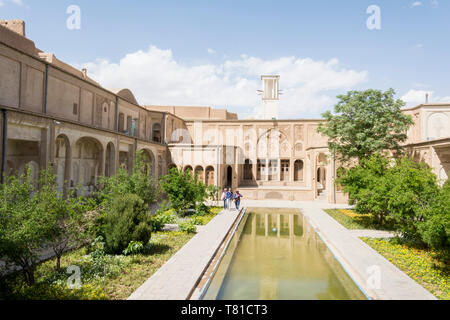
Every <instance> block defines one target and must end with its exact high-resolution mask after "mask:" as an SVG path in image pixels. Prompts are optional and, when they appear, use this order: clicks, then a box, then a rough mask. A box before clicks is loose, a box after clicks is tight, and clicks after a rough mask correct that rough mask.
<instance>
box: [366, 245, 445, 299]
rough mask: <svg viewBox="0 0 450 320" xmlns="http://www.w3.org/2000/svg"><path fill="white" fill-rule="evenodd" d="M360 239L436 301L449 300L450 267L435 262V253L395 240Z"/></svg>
mask: <svg viewBox="0 0 450 320" xmlns="http://www.w3.org/2000/svg"><path fill="white" fill-rule="evenodd" d="M361 239H362V240H363V241H364V242H365V243H367V244H368V245H369V246H371V247H372V248H373V249H375V250H376V251H378V252H379V253H380V254H381V255H383V256H384V257H385V258H386V259H387V260H389V261H390V262H391V263H393V264H394V265H395V266H397V267H398V268H399V269H400V270H402V271H404V272H405V273H406V274H407V275H408V276H409V277H411V278H412V279H414V280H415V281H416V282H417V283H419V284H420V285H421V286H423V287H424V288H426V289H427V290H428V291H430V292H431V293H432V294H433V295H434V296H436V297H437V298H438V299H441V300H450V266H449V265H447V264H445V263H443V262H441V261H439V260H437V259H436V258H435V255H436V252H434V251H433V250H428V249H423V248H418V247H414V246H412V245H407V244H402V243H400V242H399V241H398V240H397V239H393V240H387V239H369V238H361Z"/></svg>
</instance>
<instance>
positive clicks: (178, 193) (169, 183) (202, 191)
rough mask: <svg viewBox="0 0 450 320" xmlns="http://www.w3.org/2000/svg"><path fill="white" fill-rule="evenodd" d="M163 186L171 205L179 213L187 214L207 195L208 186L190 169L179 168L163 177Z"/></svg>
mask: <svg viewBox="0 0 450 320" xmlns="http://www.w3.org/2000/svg"><path fill="white" fill-rule="evenodd" d="M161 188H162V190H163V191H164V192H165V193H166V194H167V196H168V198H169V201H170V205H171V206H172V208H174V209H175V210H176V212H177V214H179V215H182V216H183V215H185V212H186V211H187V210H188V209H195V208H196V206H197V204H199V203H203V202H204V201H205V199H206V197H207V194H206V186H205V184H204V183H203V182H201V181H200V180H199V179H198V177H197V176H196V175H194V174H192V172H191V171H190V170H186V171H184V172H183V171H181V170H179V169H177V168H172V169H170V170H169V174H168V175H166V176H164V177H163V178H162V179H161Z"/></svg>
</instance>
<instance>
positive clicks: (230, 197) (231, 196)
mask: <svg viewBox="0 0 450 320" xmlns="http://www.w3.org/2000/svg"><path fill="white" fill-rule="evenodd" d="M226 199H227V209H228V210H230V209H231V200H232V199H233V192H232V191H231V188H228V191H227V195H226Z"/></svg>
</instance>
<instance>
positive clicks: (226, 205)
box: [221, 188, 242, 210]
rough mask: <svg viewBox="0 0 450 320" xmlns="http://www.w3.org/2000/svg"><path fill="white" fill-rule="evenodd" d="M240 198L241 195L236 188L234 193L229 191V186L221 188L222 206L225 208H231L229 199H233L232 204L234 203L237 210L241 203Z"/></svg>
mask: <svg viewBox="0 0 450 320" xmlns="http://www.w3.org/2000/svg"><path fill="white" fill-rule="evenodd" d="M241 198H242V195H241V194H240V193H239V191H238V190H236V193H233V191H231V188H228V189H227V188H225V189H223V193H222V198H221V199H222V200H223V208H224V209H225V210H230V209H231V201H234V204H235V205H236V210H239V205H240V204H241Z"/></svg>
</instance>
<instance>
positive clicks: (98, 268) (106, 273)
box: [0, 232, 193, 300]
mask: <svg viewBox="0 0 450 320" xmlns="http://www.w3.org/2000/svg"><path fill="white" fill-rule="evenodd" d="M192 237H193V234H187V233H183V232H155V233H154V234H152V239H151V241H150V245H149V246H148V248H147V249H146V250H145V252H144V253H142V254H136V255H131V256H123V255H105V263H104V265H101V264H99V263H98V262H96V261H94V260H93V259H92V258H91V256H90V255H88V251H87V248H81V249H78V250H74V251H72V252H68V253H66V254H64V255H63V257H62V261H61V262H62V263H61V270H60V271H55V261H54V260H48V261H46V262H43V263H41V264H39V265H38V266H37V269H36V284H35V285H34V286H33V287H31V288H28V287H26V286H25V285H24V284H23V282H22V277H21V274H20V273H15V274H12V275H10V276H8V277H7V278H6V279H3V281H2V283H1V284H0V299H9V300H13V299H25V300H28V299H38V300H45V299H52V300H53V299H61V300H63V299H71V300H72V299H94V300H97V299H111V300H124V299H126V298H128V296H130V295H131V293H133V292H134V291H135V290H136V289H137V288H138V287H139V286H140V285H141V284H142V283H144V282H145V281H146V280H147V279H148V278H149V277H150V276H151V275H152V274H153V273H155V272H156V271H157V270H158V269H159V268H160V267H161V266H162V265H163V264H164V263H165V262H166V261H168V260H169V259H170V258H171V257H172V256H173V255H174V254H175V253H176V252H177V251H178V250H179V249H181V247H183V246H184V245H185V244H186V243H187V242H188V241H189V240H190V239H191V238H192ZM69 266H79V267H80V269H81V282H82V283H81V284H82V286H81V288H80V289H73V290H72V289H69V288H68V286H67V279H68V277H69V276H70V274H68V273H67V268H68V267H69Z"/></svg>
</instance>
